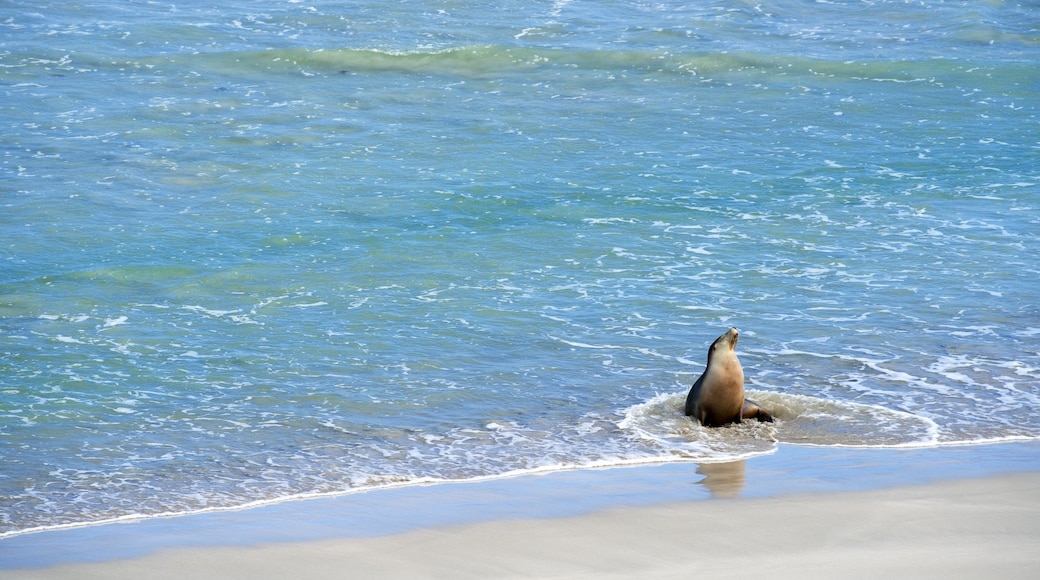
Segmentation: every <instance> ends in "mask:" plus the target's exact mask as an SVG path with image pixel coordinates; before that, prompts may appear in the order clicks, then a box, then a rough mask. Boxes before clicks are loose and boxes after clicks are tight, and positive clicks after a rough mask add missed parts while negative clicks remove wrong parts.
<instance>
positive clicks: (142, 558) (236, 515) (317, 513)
mask: <svg viewBox="0 0 1040 580" xmlns="http://www.w3.org/2000/svg"><path fill="white" fill-rule="evenodd" d="M1023 482H1025V483H1026V484H1029V485H1032V488H1029V487H1028V485H1025V486H1024V487H1023V485H1024V484H1023ZM1016 486H1018V487H1016ZM954 488H956V490H959V491H956V490H955V491H952V492H951V491H949V489H954ZM962 488H964V489H962ZM1029 489H1038V490H1040V441H1027V442H1013V443H994V444H988V445H971V446H956V447H933V448H918V449H856V448H820V447H800V446H795V445H781V446H780V447H779V448H778V450H777V452H776V453H773V454H770V455H765V456H758V457H754V458H751V459H748V460H744V461H738V462H731V463H717V464H696V463H692V462H679V463H661V464H655V465H639V466H628V467H617V468H601V469H582V470H573V471H556V472H548V473H538V474H525V475H517V476H514V477H504V478H496V479H488V480H480V481H475V482H457V483H451V484H448V485H446V484H431V485H413V486H401V487H394V488H382V489H377V490H372V491H367V492H364V493H354V494H346V495H339V496H334V497H319V498H312V499H301V500H296V501H290V502H282V503H277V504H270V505H263V506H260V507H256V508H250V509H244V510H238V511H221V512H206V513H197V514H192V515H186V516H177V517H165V518H150V519H144V520H136V521H132V522H126V523H113V524H105V525H98V526H88V527H79V528H71V529H61V530H53V531H44V532H35V533H30V534H24V535H19V536H13V537H10V538H6V539H4V540H0V570H2V571H3V573H4V576H5V577H8V576H10V577H13V578H65V577H86V576H84V574H86V575H87V576H89V574H90V573H91V572H90V570H94V569H98V570H100V569H104V570H105V571H104V572H103V575H104V576H105V577H123V576H126V577H129V576H131V575H133V576H138V577H140V574H141V573H142V570H141V569H137V568H134V567H136V566H141V565H143V564H142V562H149V561H155V562H159V561H162V560H163V559H166V558H171V557H174V555H176V554H189V553H190V554H191V556H190V558H189V560H190V561H191V562H204V561H208V560H209V558H210V557H209V556H208V554H217V553H222V554H223V553H227V554H232V553H245V552H248V553H251V554H253V557H256V558H258V559H260V560H266V559H270V558H274V554H276V553H278V554H280V553H283V552H285V551H286V550H289V552H286V553H285V554H284V555H283V557H285V558H289V559H290V560H297V559H298V558H297V557H295V556H292V555H291V552H293V550H295V551H296V552H297V553H299V554H304V553H307V552H308V551H310V550H314V549H318V548H317V546H322V545H325V544H327V543H332V544H335V545H336V546H338V547H337V548H336V549H335V552H336V553H337V554H338V553H340V552H343V553H353V552H351V550H353V549H354V548H351V547H350V546H355V547H356V546H361V545H367V544H371V543H375V544H378V545H379V546H382V547H381V548H378V549H377V548H373V549H376V552H374V553H378V550H379V549H386V550H391V551H392V552H395V551H397V550H398V548H395V547H394V546H401V545H403V544H401V543H402V542H404V543H407V542H411V541H415V540H414V537H416V536H417V535H418V536H424V535H431V534H432V535H435V536H436V535H438V534H449V535H452V534H458V533H461V534H463V536H466V534H469V533H470V532H465V530H473V529H479V528H482V527H485V526H488V527H490V529H491V530H493V531H489V532H481V533H482V534H483V533H494V534H507V535H508V533H510V532H509V530H511V529H513V528H514V527H516V526H519V528H527V527H531V528H532V530H531V532H530V533H531V534H533V535H534V536H540V535H544V534H546V533H548V534H552V533H555V532H554V530H557V529H558V528H559V527H560V526H563V527H568V526H576V527H577V528H583V526H584V527H587V526H588V525H590V524H589V522H592V521H597V522H598V521H600V519H602V518H607V520H610V521H615V520H616V521H617V522H625V521H630V520H631V521H633V522H634V521H642V519H643V518H646V517H651V515H652V514H657V515H655V516H652V517H654V518H663V521H661V522H658V523H657V524H655V525H656V526H661V527H662V529H664V528H668V527H669V526H674V525H677V524H669V523H668V522H667V519H668V518H665V517H663V514H664V513H666V512H669V511H672V510H679V511H680V512H683V513H686V512H689V514H690V517H693V518H694V519H697V518H698V517H701V516H704V517H707V516H706V515H705V514H712V513H714V512H715V511H716V510H720V509H725V510H732V511H734V513H741V514H744V517H747V518H749V521H748V522H747V525H748V526H750V527H749V528H748V530H752V529H754V525H753V524H754V519H755V516H754V514H755V513H756V511H757V510H763V509H764V510H766V511H767V512H771V511H773V510H779V509H788V508H786V507H784V506H789V505H790V504H798V505H799V506H801V508H800V509H802V510H805V511H806V513H809V514H815V515H811V516H810V517H809V518H808V521H809V522H810V523H812V522H816V524H813V525H817V524H819V525H823V521H825V520H829V519H830V518H831V517H832V515H833V514H834V513H837V512H835V511H834V510H838V511H840V508H838V507H837V506H838V505H841V504H842V503H843V502H847V503H848V504H850V505H859V504H863V503H871V502H876V501H879V500H878V498H879V497H886V494H895V495H894V496H893V497H897V498H916V499H914V500H913V501H916V502H920V501H921V500H922V499H923V498H927V497H929V496H928V494H929V493H935V494H938V495H936V496H935V497H936V498H944V497H946V495H949V496H950V497H949V500H950V501H953V502H955V503H956V502H961V503H963V502H964V501H965V498H966V497H968V495H966V494H969V493H970V492H971V491H972V490H978V493H977V495H978V498H977V499H980V500H982V501H989V500H988V499H987V497H988V495H993V494H997V495H999V494H1003V495H1002V496H1000V497H1003V498H1004V499H1002V500H1000V501H999V502H997V503H996V504H994V505H989V507H988V508H986V509H985V510H982V511H983V512H984V514H983V515H985V514H987V513H993V514H1000V518H1001V519H1007V514H1006V513H1004V511H1006V510H1005V508H1006V507H1007V506H1010V505H1017V504H1016V502H1018V503H1022V501H1024V500H1028V501H1032V502H1033V505H1037V506H1040V501H1037V500H1038V499H1040V492H1035V493H1033V494H1032V495H1030V494H1029V493H1028V490H1029ZM928 490H931V491H928ZM986 490H989V492H987V491H986ZM990 492H992V493H990ZM943 494H946V495H943ZM950 494H952V495H950ZM860 496H862V497H860ZM842 498H844V499H842ZM1023 498H1024V500H1023ZM861 500H862V501H861ZM899 501H904V500H902V499H901V500H899ZM905 501H910V499H905ZM1028 501H1026V505H1027V506H1028ZM915 505H916V504H915ZM958 505H959V504H958ZM665 506H670V507H667V508H666V507H665ZM720 506H723V507H720ZM824 506H826V508H825V509H824ZM933 507H936V508H938V507H940V506H933ZM857 509H858V508H857ZM1037 509H1040V508H1037ZM622 513H624V514H628V515H625V516H621V515H619V514H622ZM929 513H930V512H929ZM639 514H642V515H639ZM867 515H869V514H867ZM926 515H927V514H926ZM1037 515H1040V513H1037V512H1036V511H1034V512H1033V516H1037ZM933 516H934V514H932V515H929V516H928V517H933ZM611 518H615V520H611ZM618 518H620V519H618ZM633 518H634V519H633ZM738 519H739V518H738ZM1037 519H1038V520H1040V518H1037ZM893 521H894V522H898V518H895V519H893ZM517 522H521V524H518V523H517ZM565 522H566V523H565ZM583 522H584V523H583ZM596 525H597V526H598V525H601V524H596ZM619 525H621V524H619ZM624 525H635V524H632V523H630V524H624ZM640 525H642V524H640ZM608 527H610V526H608ZM543 528H544V529H543ZM596 529H598V528H595V529H587V530H584V531H583V532H581V533H582V534H592V535H596V533H598V532H596ZM622 529H623V525H622V528H618V529H615V530H614V531H613V532H612V534H614V536H611V537H615V536H619V535H620V536H623V535H624V534H623V533H622ZM676 532H678V530H676ZM1031 532H1035V534H1034V536H1033V538H1032V539H1034V540H1035V539H1037V538H1040V528H1032V529H1031ZM574 533H579V532H578V531H575V532H574ZM683 533H686V532H683ZM727 533H731V534H734V533H737V532H736V531H730V532H727ZM784 533H785V534H791V533H794V534H797V533H798V532H797V530H791V531H787V532H784ZM742 534H743V532H740V534H738V535H740V536H741V537H738V538H736V539H737V540H738V542H737V543H738V544H739V543H740V541H741V540H742V539H743V538H742ZM649 535H650V536H660V537H658V538H657V539H658V540H659V541H661V542H662V543H663V544H667V543H668V542H670V541H671V540H670V539H669V538H667V537H666V534H663V533H660V534H659V533H656V532H654V531H650V532H649ZM680 535H681V534H680ZM962 535H963V534H962ZM965 537H967V536H965ZM409 538H413V539H409ZM478 539H479V538H478ZM615 539H616V537H615ZM867 540H871V541H875V542H879V541H882V539H880V538H867ZM955 540H956V538H949V541H950V542H951V545H955V544H956V542H955ZM460 541H461V540H460ZM466 541H467V542H469V541H471V540H466ZM517 541H519V542H520V543H521V544H523V543H524V541H523V539H522V538H521V539H519V540H517ZM603 541H604V542H606V543H609V542H610V541H612V540H611V538H603ZM1012 541H1014V540H1012ZM258 546H263V547H262V548H258ZM497 548H502V549H505V552H501V550H499V549H497ZM497 548H496V547H495V546H489V547H487V548H486V552H487V553H486V554H482V553H475V554H474V558H476V559H477V560H480V559H481V558H489V557H491V554H492V553H499V552H501V553H502V557H504V558H507V559H508V558H513V560H510V561H512V562H513V563H512V565H513V566H518V568H517V570H526V571H522V572H520V574H521V575H523V576H526V575H527V574H528V573H530V574H533V575H535V576H538V575H541V574H542V572H539V571H537V570H534V569H531V568H527V567H525V565H524V563H523V562H521V561H514V560H515V557H514V556H509V555H508V554H509V553H511V551H512V550H513V549H512V548H509V547H508V546H498V547H497ZM530 548H531V549H535V546H530ZM767 548H768V542H765V540H764V539H763V546H762V547H761V548H759V549H762V550H765V549H767ZM411 549H412V548H409V550H411ZM439 549H441V550H444V549H447V548H439ZM541 549H542V548H539V550H541ZM1027 551H1028V550H1027ZM366 553H367V552H366ZM264 554H267V555H264ZM362 556H363V554H362ZM434 556H435V555H431V554H427V558H431V557H434ZM779 556H780V555H779V554H778V555H777V557H779ZM185 557H187V556H185ZM229 557H230V556H229ZM359 557H361V556H359V555H358V554H356V553H355V554H354V556H352V558H354V559H357V558H359ZM561 557H562V555H561ZM458 558H462V556H461V555H459V556H458ZM435 559H439V557H438V558H435ZM391 560H392V562H390V563H388V564H387V565H388V566H390V564H392V563H393V562H398V561H399V559H397V558H391ZM1034 562H1035V561H1034ZM586 564H587V565H590V566H591V565H592V563H591V562H586ZM643 564H647V565H648V564H649V562H644V563H643ZM329 565H332V563H330V564H329ZM396 565H397V564H393V566H390V567H389V568H386V570H387V574H389V571H390V570H391V569H392V570H397V572H399V573H405V572H407V573H411V574H416V573H418V575H420V576H423V575H424V574H425V572H424V571H423V569H421V568H419V569H416V570H412V571H410V572H408V571H405V570H402V569H400V568H395V567H394V566H396ZM674 565H677V563H673V567H674ZM128 566H129V567H131V568H134V569H133V572H132V573H131V572H130V571H129V569H128V568H127V567H128ZM213 566H216V567H215V568H205V567H203V568H201V569H198V570H194V571H193V573H194V574H198V575H200V576H203V577H204V576H206V575H207V570H210V571H211V572H212V576H213V577H217V576H220V577H228V575H229V574H230V575H231V576H232V577H233V576H235V575H236V574H235V571H234V570H228V569H223V568H221V569H220V573H219V574H218V573H217V569H218V568H220V566H219V565H218V564H217V563H213ZM269 566H270V567H271V568H272V569H274V568H277V567H278V566H279V563H278V561H272V562H270V563H269ZM354 566H355V564H354V563H351V564H350V566H349V567H348V569H350V570H353V569H354ZM372 566H373V567H372V568H371V569H370V570H368V572H367V573H366V575H371V574H374V575H378V574H379V572H380V568H379V566H378V565H376V563H373V564H372ZM474 566H475V568H473V573H474V574H481V573H484V572H487V571H486V570H484V572H480V570H482V568H481V566H479V565H477V564H474ZM644 568H645V567H644ZM644 568H639V569H638V570H635V569H634V570H633V572H637V571H638V572H639V573H640V574H642V573H643V572H646V569H644ZM166 569H167V570H170V569H173V568H169V567H167V568H166ZM179 569H180V570H181V571H183V567H181V568H179ZM463 569H464V568H457V569H456V571H458V572H459V573H460V574H462V570H463ZM241 570H242V572H243V573H242V574H241V576H245V575H250V576H252V575H253V574H254V573H255V570H253V571H250V572H249V573H248V574H246V573H245V568H242V569H241ZM590 570H591V568H590ZM720 571H721V569H720ZM315 572H316V573H318V574H319V575H320V571H317V570H316V571H315ZM442 573H443V574H444V575H448V576H454V575H455V574H451V573H449V571H448V570H443V571H442ZM488 573H490V572H488ZM601 573H602V571H601ZM157 574H159V575H157V576H155V577H162V575H161V573H158V572H157ZM305 575H308V574H306V573H305ZM462 575H465V574H462ZM492 575H495V574H492ZM567 575H568V576H572V575H579V576H580V570H578V569H574V570H571V571H570V572H568V573H567ZM261 577H262V575H261ZM269 577H275V576H273V575H272V576H269Z"/></svg>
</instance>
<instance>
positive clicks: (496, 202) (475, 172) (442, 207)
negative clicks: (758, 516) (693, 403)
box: [0, 0, 1040, 535]
mask: <svg viewBox="0 0 1040 580" xmlns="http://www.w3.org/2000/svg"><path fill="white" fill-rule="evenodd" d="M1038 23H1040V9H1038V8H1037V7H1036V6H1035V5H1034V4H1030V3H1021V4H1017V3H1011V2H1000V1H995V2H989V3H977V2H944V3H938V4H937V3H932V2H929V3H905V2H901V1H899V2H897V1H886V0H879V1H877V2H833V3H831V2H816V3H807V2H771V3H770V2H736V1H734V0H727V1H720V2H714V3H709V4H703V3H702V4H695V5H682V4H675V3H656V4H655V3H629V4H615V3H604V2H590V1H582V0H575V1H572V2H566V1H556V2H522V3H521V2H511V1H497V2H492V3H487V2H465V1H454V2H402V3H390V4H387V3H385V2H370V1H368V0H359V1H356V2H351V3H339V2H305V1H289V2H275V3H272V2H247V1H242V0H238V1H234V0H233V1H232V2H230V3H229V2H220V3H219V4H218V3H216V2H213V3H208V2H192V3H185V4H171V3H155V4H153V3H134V4H129V5H128V4H126V3H123V2H96V3H90V4H78V3H68V2H65V3H49V2H31V3H30V2H4V3H2V4H0V94H2V95H3V99H2V100H0V176H2V177H0V458H2V468H0V535H3V534H6V535H10V534H13V533H19V532H21V531H25V530H31V529H39V528H48V527H54V526H63V525H76V524H82V523H89V522H97V521H105V520H111V519H118V518H125V517H131V516H137V515H144V516H148V515H161V514H170V513H181V512H191V511H197V510H203V509H215V508H227V507H235V506H242V505H248V504H251V503H254V502H264V501H270V500H278V499H283V498H287V497H294V496H301V495H309V494H319V493H336V492H341V491H348V490H353V489H367V488H371V487H373V486H380V485H385V484H389V483H408V482H415V481H435V480H441V479H449V480H460V479H468V478H474V477H487V476H495V475H500V474H506V473H515V472H518V471H529V470H547V469H549V470H551V469H565V468H574V467H582V466H591V465H615V464H624V463H637V462H649V461H669V460H695V461H696V460H701V461H717V460H724V459H729V458H737V457H747V456H751V455H755V454H759V453H769V452H770V451H771V450H773V449H775V447H776V445H777V444H778V443H781V442H784V443H794V444H809V445H848V446H860V447H896V448H898V447H913V446H934V445H960V444H970V443H977V442H983V441H998V440H1035V439H1038V438H1040V418H1037V416H1036V410H1037V409H1038V408H1040V290H1038V284H1037V282H1036V281H1037V278H1038V274H1040V257H1038V256H1040V241H1038V237H1037V232H1040V169H1038V168H1040V117H1038V113H1040V96H1038V95H1040V69H1038V68H1037V66H1036V63H1037V62H1040V24H1038ZM730 326H737V327H739V328H740V329H741V340H740V345H739V347H738V353H739V355H740V357H741V360H742V362H743V365H744V370H745V375H746V377H747V383H748V388H749V389H750V390H751V391H752V392H753V393H754V395H755V397H756V398H757V399H758V400H759V401H760V402H762V403H763V404H764V405H766V406H767V407H769V408H770V409H771V410H772V411H774V412H775V413H776V414H777V415H778V417H779V418H780V421H779V422H777V423H776V424H773V425H757V424H755V425H741V426H737V427H732V428H726V429H717V430H708V429H703V428H701V427H699V426H697V425H694V424H692V423H690V422H689V420H687V419H685V418H684V417H682V413H681V408H682V401H683V398H684V397H685V393H686V390H687V389H688V388H689V385H690V384H691V383H692V382H693V381H694V380H695V379H696V378H697V375H698V374H699V373H700V372H701V370H702V369H703V364H704V359H705V353H706V350H707V347H708V345H709V344H710V343H711V341H712V340H713V339H714V338H715V337H716V336H718V335H720V334H722V333H723V332H725V330H726V329H727V328H728V327H730Z"/></svg>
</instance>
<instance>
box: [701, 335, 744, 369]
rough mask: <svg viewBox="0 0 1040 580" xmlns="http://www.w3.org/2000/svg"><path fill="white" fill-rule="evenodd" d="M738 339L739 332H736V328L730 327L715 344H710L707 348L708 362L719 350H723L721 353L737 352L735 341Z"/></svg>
mask: <svg viewBox="0 0 1040 580" xmlns="http://www.w3.org/2000/svg"><path fill="white" fill-rule="evenodd" d="M739 338H740V331H739V330H737V329H736V327H730V329H729V330H727V331H726V334H723V335H722V336H720V337H718V338H716V339H715V342H713V343H711V346H709V347H708V361H709V362H710V361H711V357H712V356H713V355H714V354H715V352H716V351H718V350H720V349H725V350H723V352H726V351H729V352H731V353H735V352H736V350H737V340H738V339H739Z"/></svg>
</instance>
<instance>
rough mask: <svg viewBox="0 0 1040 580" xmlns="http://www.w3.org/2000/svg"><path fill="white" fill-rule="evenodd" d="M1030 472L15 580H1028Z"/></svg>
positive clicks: (169, 553)
mask: <svg viewBox="0 0 1040 580" xmlns="http://www.w3.org/2000/svg"><path fill="white" fill-rule="evenodd" d="M1038 570H1040V473H1035V472H1034V473H1024V474H1011V475H999V476H995V477H986V478H981V479H962V480H955V481H947V482H943V483H938V484H930V485H921V486H914V487H899V488H893V489H886V490H876V491H869V492H847V493H827V494H812V495H789V496H782V497H772V498H765V499H715V500H705V501H693V502H683V503H673V504H665V505H657V506H651V507H630V508H620V509H609V510H605V511H598V512H595V513H591V514H588V515H583V516H577V517H562V518H549V519H526V520H497V521H490V522H482V523H475V524H467V525H460V526H452V527H443V528H434V529H424V530H418V531H412V532H408V533H403V534H398V535H392V536H385V537H377V538H348V539H339V540H322V541H314V542H305V543H285V544H267V545H260V546H253V547H208V548H183V549H172V550H166V551H162V552H158V553H155V554H153V555H150V556H146V557H142V558H134V559H126V560H116V561H109V562H103V563H94V564H75V565H66V566H57V567H52V568H44V569H39V570H2V571H0V577H3V578H10V579H12V580H13V579H21V578H76V579H85V578H105V579H110V578H128V579H129V578H133V579H135V580H140V579H147V578H221V579H227V578H250V579H261V580H262V579H276V578H277V579H282V578H294V579H296V578H337V579H340V578H405V577H409V578H453V579H455V578H597V579H602V578H689V577H706V578H739V577H752V576H755V577H759V576H763V575H764V576H767V577H771V578H777V577H780V578H835V577H841V578H849V577H853V578H879V577H884V576H886V575H891V576H892V577H899V578H1036V577H1038V576H1037V575H1038V573H1040V572H1038Z"/></svg>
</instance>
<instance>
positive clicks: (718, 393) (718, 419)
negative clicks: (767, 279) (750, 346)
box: [686, 328, 773, 427]
mask: <svg viewBox="0 0 1040 580" xmlns="http://www.w3.org/2000/svg"><path fill="white" fill-rule="evenodd" d="M739 337H740V331H739V330H737V329H736V328H730V329H729V330H728V331H726V334H723V335H722V336H720V337H718V338H716V339H715V342H713V343H711V346H710V347H709V348H708V366H707V367H706V368H705V369H704V373H702V374H701V377H700V378H699V379H697V382H696V383H693V387H692V388H691V389H690V394H689V395H687V396H686V415H687V416H688V417H689V416H692V417H693V418H695V419H697V420H698V421H700V422H701V425H704V426H705V427H719V426H721V425H726V424H729V423H740V422H741V421H742V420H744V419H758V420H759V421H765V422H768V423H771V422H772V421H773V416H772V415H770V414H769V412H767V411H766V410H765V409H763V408H762V407H761V406H760V405H759V404H758V403H756V402H754V401H752V400H751V399H745V398H744V369H743V368H741V367H740V361H739V360H737V351H736V349H737V338H739Z"/></svg>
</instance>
